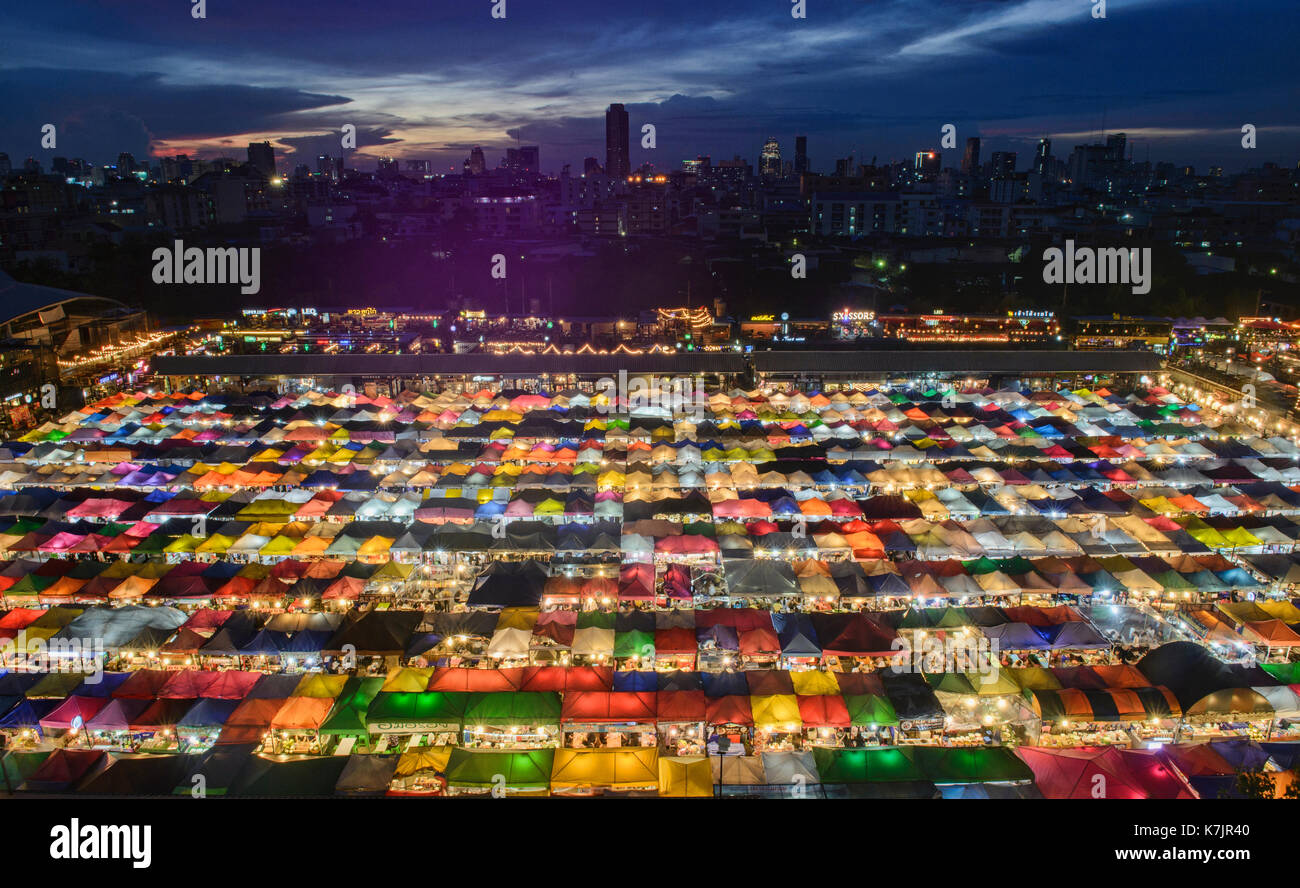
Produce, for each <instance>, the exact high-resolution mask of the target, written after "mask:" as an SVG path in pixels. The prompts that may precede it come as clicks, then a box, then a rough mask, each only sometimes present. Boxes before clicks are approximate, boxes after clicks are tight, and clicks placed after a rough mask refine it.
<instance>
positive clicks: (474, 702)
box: [464, 691, 560, 727]
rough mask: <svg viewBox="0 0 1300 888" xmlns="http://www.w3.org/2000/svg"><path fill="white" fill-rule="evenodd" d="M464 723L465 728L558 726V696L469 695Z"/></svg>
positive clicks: (517, 694) (550, 694)
mask: <svg viewBox="0 0 1300 888" xmlns="http://www.w3.org/2000/svg"><path fill="white" fill-rule="evenodd" d="M464 721H465V725H466V726H470V725H476V726H496V727H506V726H511V725H521V726H528V727H536V726H539V725H558V724H559V723H560V695H559V694H557V693H555V692H553V691H552V692H545V691H538V692H525V691H499V692H495V693H476V694H469V695H468V697H467V700H466V703H465V719H464Z"/></svg>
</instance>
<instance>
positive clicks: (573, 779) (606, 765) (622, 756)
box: [551, 746, 712, 790]
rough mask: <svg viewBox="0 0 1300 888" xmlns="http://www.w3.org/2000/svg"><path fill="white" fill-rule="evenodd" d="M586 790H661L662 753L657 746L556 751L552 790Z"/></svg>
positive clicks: (552, 768) (552, 773)
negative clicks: (607, 788) (660, 754)
mask: <svg viewBox="0 0 1300 888" xmlns="http://www.w3.org/2000/svg"><path fill="white" fill-rule="evenodd" d="M710 782H712V781H710ZM583 786H600V787H609V788H611V789H636V788H639V787H653V788H656V789H657V788H658V786H659V750H658V749H657V748H656V747H653V746H636V747H630V748H627V749H557V750H555V759H554V764H553V765H552V767H551V789H553V790H554V789H565V788H574V787H583Z"/></svg>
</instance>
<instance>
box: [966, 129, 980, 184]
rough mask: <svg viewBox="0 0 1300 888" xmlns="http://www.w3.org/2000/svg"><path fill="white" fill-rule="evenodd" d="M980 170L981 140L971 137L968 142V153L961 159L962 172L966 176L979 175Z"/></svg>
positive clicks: (977, 137)
mask: <svg viewBox="0 0 1300 888" xmlns="http://www.w3.org/2000/svg"><path fill="white" fill-rule="evenodd" d="M979 169H980V138H979V136H971V137H970V138H969V139H967V140H966V153H965V154H963V155H962V158H961V172H962V175H964V176H971V175H974V174H975V173H978V172H979Z"/></svg>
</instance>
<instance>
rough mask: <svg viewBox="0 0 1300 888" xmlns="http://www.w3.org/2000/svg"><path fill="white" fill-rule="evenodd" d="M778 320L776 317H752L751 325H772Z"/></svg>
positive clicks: (750, 319) (750, 317)
mask: <svg viewBox="0 0 1300 888" xmlns="http://www.w3.org/2000/svg"><path fill="white" fill-rule="evenodd" d="M775 320H776V315H770V314H769V315H750V316H749V322H750V323H751V324H770V323H772V322H774V321H775Z"/></svg>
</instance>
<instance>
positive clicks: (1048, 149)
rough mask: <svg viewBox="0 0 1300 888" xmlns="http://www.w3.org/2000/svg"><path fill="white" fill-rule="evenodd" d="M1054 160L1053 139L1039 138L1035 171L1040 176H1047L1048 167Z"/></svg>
mask: <svg viewBox="0 0 1300 888" xmlns="http://www.w3.org/2000/svg"><path fill="white" fill-rule="evenodd" d="M1051 162H1052V140H1051V139H1039V140H1038V148H1037V150H1035V151H1034V172H1035V173H1038V175H1040V176H1046V175H1047V173H1048V167H1049V166H1051Z"/></svg>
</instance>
